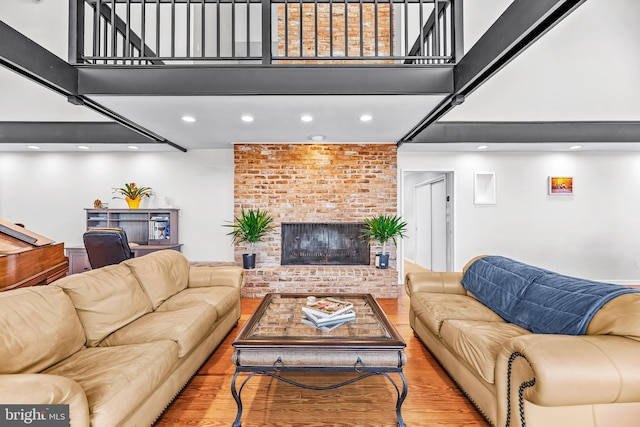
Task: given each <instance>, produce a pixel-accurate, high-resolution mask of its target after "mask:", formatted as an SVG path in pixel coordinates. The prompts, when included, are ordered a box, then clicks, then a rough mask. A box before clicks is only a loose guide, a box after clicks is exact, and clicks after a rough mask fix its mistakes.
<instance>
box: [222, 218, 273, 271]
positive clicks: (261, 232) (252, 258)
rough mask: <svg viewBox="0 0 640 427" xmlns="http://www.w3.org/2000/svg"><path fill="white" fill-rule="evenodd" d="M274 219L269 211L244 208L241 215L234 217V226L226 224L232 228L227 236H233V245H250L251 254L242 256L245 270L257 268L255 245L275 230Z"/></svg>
mask: <svg viewBox="0 0 640 427" xmlns="http://www.w3.org/2000/svg"><path fill="white" fill-rule="evenodd" d="M272 223H273V217H271V215H269V213H268V212H267V211H264V210H260V209H248V210H245V209H244V208H242V209H241V210H240V215H239V216H236V217H234V220H233V224H225V225H224V226H225V227H231V228H232V229H233V230H231V231H230V232H229V233H227V235H229V236H233V243H240V242H247V243H249V253H246V254H242V265H243V267H244V268H255V267H256V254H255V252H254V248H255V244H256V243H257V242H260V241H261V240H262V238H263V237H264V236H265V235H266V234H267V233H268V232H270V231H271V230H273V225H272Z"/></svg>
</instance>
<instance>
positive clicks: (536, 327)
mask: <svg viewBox="0 0 640 427" xmlns="http://www.w3.org/2000/svg"><path fill="white" fill-rule="evenodd" d="M462 285H463V286H464V287H465V288H466V289H467V290H468V291H469V292H471V293H472V294H473V295H475V297H476V298H478V300H480V302H482V303H483V304H484V305H486V306H487V307H489V308H491V309H492V310H493V311H495V312H496V313H497V314H499V315H500V316H501V317H502V318H503V319H505V320H506V321H508V322H511V323H515V324H516V325H519V326H521V327H523V328H525V329H527V330H529V331H531V332H533V333H539V334H566V335H584V334H585V332H586V330H587V326H588V325H589V322H590V321H591V318H592V317H593V316H594V315H595V314H596V313H597V312H598V310H600V308H601V307H602V306H603V305H605V304H606V303H607V302H609V301H610V300H612V299H613V298H615V297H617V296H619V295H622V294H626V293H631V292H640V291H639V290H637V289H632V288H625V287H623V286H620V285H614V284H611V283H602V282H594V281H591V280H584V279H578V278H575V277H569V276H563V275H560V274H557V273H554V272H552V271H548V270H545V269H542V268H538V267H533V266H530V265H527V264H524V263H521V262H518V261H514V260H512V259H509V258H504V257H499V256H488V257H484V258H480V259H478V260H477V261H475V262H474V263H473V264H471V265H470V266H469V268H468V269H467V271H466V272H465V274H464V277H463V278H462Z"/></svg>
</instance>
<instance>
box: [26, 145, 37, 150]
mask: <svg viewBox="0 0 640 427" xmlns="http://www.w3.org/2000/svg"><path fill="white" fill-rule="evenodd" d="M27 148H28V149H29V150H39V149H40V147H38V146H37V145H27Z"/></svg>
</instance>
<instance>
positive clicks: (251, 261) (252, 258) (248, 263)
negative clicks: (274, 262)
mask: <svg viewBox="0 0 640 427" xmlns="http://www.w3.org/2000/svg"><path fill="white" fill-rule="evenodd" d="M242 267H243V268H245V269H247V270H248V269H251V268H256V254H242Z"/></svg>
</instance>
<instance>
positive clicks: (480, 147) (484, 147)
mask: <svg viewBox="0 0 640 427" xmlns="http://www.w3.org/2000/svg"><path fill="white" fill-rule="evenodd" d="M477 148H478V150H486V149H487V148H489V146H488V145H478V147H477Z"/></svg>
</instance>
